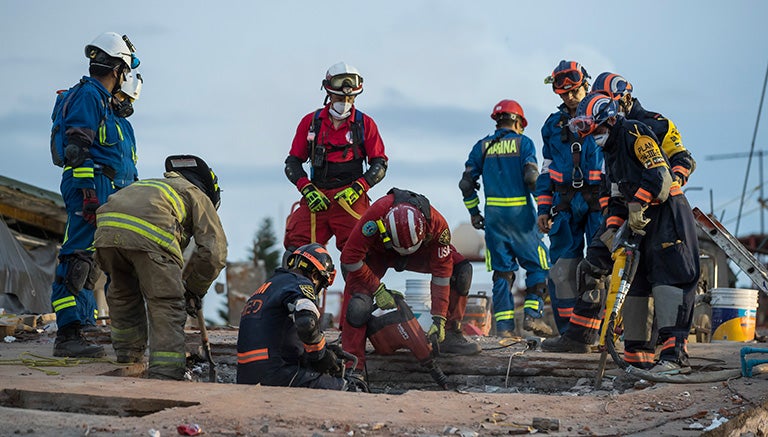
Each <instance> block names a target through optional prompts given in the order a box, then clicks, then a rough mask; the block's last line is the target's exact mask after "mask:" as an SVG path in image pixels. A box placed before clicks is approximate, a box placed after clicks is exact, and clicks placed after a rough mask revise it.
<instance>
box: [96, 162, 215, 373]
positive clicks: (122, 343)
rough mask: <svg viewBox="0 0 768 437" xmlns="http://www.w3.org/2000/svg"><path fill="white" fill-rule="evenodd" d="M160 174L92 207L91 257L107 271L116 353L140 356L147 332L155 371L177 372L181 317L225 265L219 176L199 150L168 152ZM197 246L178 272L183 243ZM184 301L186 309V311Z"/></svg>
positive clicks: (181, 365)
mask: <svg viewBox="0 0 768 437" xmlns="http://www.w3.org/2000/svg"><path fill="white" fill-rule="evenodd" d="M165 169H166V173H165V174H164V176H165V177H164V178H163V179H145V180H142V181H138V182H134V183H133V184H131V185H129V186H127V187H125V188H123V189H121V190H120V191H118V192H116V193H114V194H112V195H111V196H109V200H108V201H107V203H105V204H104V205H102V206H101V207H99V209H98V210H96V224H97V228H96V236H95V240H94V246H95V247H96V261H97V262H98V263H99V265H100V266H101V268H102V269H103V270H104V272H105V273H106V274H107V278H108V282H107V284H108V285H107V287H108V288H107V304H108V305H109V310H110V317H111V321H112V346H113V347H114V348H115V354H116V355H117V361H118V362H121V363H135V362H141V361H142V360H143V358H144V351H145V349H146V347H147V338H149V370H148V372H147V376H148V377H149V378H153V379H172V380H183V379H184V373H185V371H186V350H185V348H184V323H185V322H186V320H187V313H189V314H196V312H197V309H199V308H200V306H201V299H202V298H203V296H204V295H205V293H206V292H207V291H208V287H210V286H211V283H212V282H213V281H214V279H216V277H217V276H218V275H219V272H221V269H223V268H224V264H225V262H226V258H227V240H226V237H225V236H224V229H223V228H222V226H221V222H220V221H219V216H218V214H217V213H216V209H217V208H218V206H219V200H220V190H219V183H218V178H217V177H216V175H215V174H214V173H213V170H211V169H210V168H209V167H208V165H207V164H206V163H205V162H204V161H203V160H202V159H200V158H198V157H196V156H191V155H176V156H169V157H168V158H166V160H165ZM191 237H195V244H196V248H195V251H194V253H193V254H192V257H191V258H190V259H189V260H188V262H187V263H188V265H187V267H186V268H185V269H184V271H183V273H182V266H183V265H184V259H183V257H182V251H183V250H184V248H185V247H186V246H187V245H188V244H189V241H190V238H191ZM185 308H186V311H185Z"/></svg>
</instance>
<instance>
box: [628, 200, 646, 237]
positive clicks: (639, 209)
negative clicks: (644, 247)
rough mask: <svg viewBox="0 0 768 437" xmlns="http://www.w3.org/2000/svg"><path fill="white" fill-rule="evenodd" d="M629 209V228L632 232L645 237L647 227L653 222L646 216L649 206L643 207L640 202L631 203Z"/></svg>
mask: <svg viewBox="0 0 768 437" xmlns="http://www.w3.org/2000/svg"><path fill="white" fill-rule="evenodd" d="M627 209H629V227H630V228H631V229H632V232H634V233H636V234H638V235H645V227H646V226H647V225H648V223H650V222H651V219H649V218H647V217H646V216H645V210H646V209H648V205H643V204H641V203H640V202H629V203H627Z"/></svg>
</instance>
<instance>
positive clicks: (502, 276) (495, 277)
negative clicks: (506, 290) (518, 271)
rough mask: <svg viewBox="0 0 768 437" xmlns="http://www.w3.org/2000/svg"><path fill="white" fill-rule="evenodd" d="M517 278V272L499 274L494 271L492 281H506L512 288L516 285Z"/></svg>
mask: <svg viewBox="0 0 768 437" xmlns="http://www.w3.org/2000/svg"><path fill="white" fill-rule="evenodd" d="M515 277H516V276H515V272H497V271H496V270H494V271H493V276H492V277H491V280H492V281H493V282H496V281H497V280H499V279H504V280H505V281H507V283H508V284H509V287H510V288H512V285H513V284H514V283H515Z"/></svg>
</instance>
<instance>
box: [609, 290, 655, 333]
mask: <svg viewBox="0 0 768 437" xmlns="http://www.w3.org/2000/svg"><path fill="white" fill-rule="evenodd" d="M652 304H653V303H652V302H651V299H650V298H648V297H647V296H627V298H626V300H625V301H624V309H623V310H622V317H623V318H624V340H628V341H641V342H648V341H651V330H652V329H653V306H652ZM609 310H610V309H609ZM606 318H607V316H606Z"/></svg>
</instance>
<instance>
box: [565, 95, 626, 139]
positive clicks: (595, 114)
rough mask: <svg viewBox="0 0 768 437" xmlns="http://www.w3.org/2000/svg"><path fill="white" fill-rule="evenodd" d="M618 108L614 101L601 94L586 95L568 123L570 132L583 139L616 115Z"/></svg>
mask: <svg viewBox="0 0 768 437" xmlns="http://www.w3.org/2000/svg"><path fill="white" fill-rule="evenodd" d="M618 112H619V108H618V105H617V103H616V101H615V100H613V99H612V98H610V97H608V96H606V95H605V94H602V93H589V94H587V96H586V97H584V99H582V101H581V102H579V106H578V107H577V108H576V116H575V117H573V118H572V119H571V120H570V121H569V122H568V128H569V129H570V130H571V132H573V133H576V134H578V135H579V136H580V137H585V136H587V135H589V134H591V133H592V132H594V131H595V129H597V127H598V126H600V125H601V124H603V123H605V122H606V121H608V119H609V118H611V117H615V116H616V115H618Z"/></svg>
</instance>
